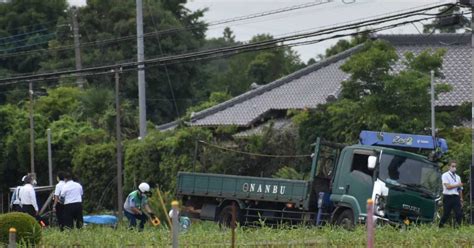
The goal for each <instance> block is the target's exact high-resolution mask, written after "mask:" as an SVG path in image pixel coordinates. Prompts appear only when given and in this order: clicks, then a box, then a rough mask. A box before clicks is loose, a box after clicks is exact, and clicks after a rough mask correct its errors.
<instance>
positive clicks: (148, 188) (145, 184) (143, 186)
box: [138, 183, 150, 193]
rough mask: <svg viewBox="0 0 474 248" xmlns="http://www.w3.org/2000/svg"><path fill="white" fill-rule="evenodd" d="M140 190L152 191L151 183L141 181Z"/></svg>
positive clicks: (143, 191)
mask: <svg viewBox="0 0 474 248" xmlns="http://www.w3.org/2000/svg"><path fill="white" fill-rule="evenodd" d="M138 190H140V192H142V193H145V192H148V191H150V185H148V183H140V185H138Z"/></svg>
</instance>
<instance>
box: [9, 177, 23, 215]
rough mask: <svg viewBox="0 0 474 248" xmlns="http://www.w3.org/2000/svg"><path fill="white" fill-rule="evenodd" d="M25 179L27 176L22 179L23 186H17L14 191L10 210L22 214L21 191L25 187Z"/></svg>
mask: <svg viewBox="0 0 474 248" xmlns="http://www.w3.org/2000/svg"><path fill="white" fill-rule="evenodd" d="M25 178H26V176H23V177H22V178H21V185H19V186H17V187H16V188H15V190H14V191H13V194H12V198H11V201H10V209H11V211H13V212H21V201H20V189H21V187H23V185H25Z"/></svg>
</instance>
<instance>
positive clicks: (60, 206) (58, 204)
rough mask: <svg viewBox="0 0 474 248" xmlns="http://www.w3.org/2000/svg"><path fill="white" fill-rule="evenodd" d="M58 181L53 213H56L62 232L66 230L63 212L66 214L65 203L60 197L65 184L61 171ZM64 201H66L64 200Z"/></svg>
mask: <svg viewBox="0 0 474 248" xmlns="http://www.w3.org/2000/svg"><path fill="white" fill-rule="evenodd" d="M56 180H57V181H58V183H57V184H56V187H55V189H54V204H53V211H54V212H55V213H56V219H57V220H58V225H59V228H60V229H61V230H63V228H64V221H63V212H64V201H61V200H60V199H59V195H60V193H61V190H62V188H63V186H64V184H65V182H64V172H62V171H59V172H58V174H57V176H56ZM63 200H64V199H63Z"/></svg>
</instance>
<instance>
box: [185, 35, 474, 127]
mask: <svg viewBox="0 0 474 248" xmlns="http://www.w3.org/2000/svg"><path fill="white" fill-rule="evenodd" d="M377 39H383V40H387V41H389V42H390V43H392V45H394V47H395V48H396V50H397V53H398V54H399V55H400V58H403V54H404V53H405V52H408V51H411V52H413V53H415V54H417V53H420V52H421V51H423V50H425V49H428V48H431V49H437V48H444V49H446V54H445V56H444V61H443V69H442V72H443V74H444V76H445V78H444V79H441V80H440V81H442V82H447V83H449V84H450V85H452V91H451V92H449V93H446V94H441V95H440V96H439V99H438V100H437V102H436V104H437V106H458V105H460V104H462V103H463V102H470V101H471V54H472V52H471V36H470V34H469V35H467V34H433V35H379V36H377ZM361 47H362V45H359V46H356V47H354V48H351V49H349V50H347V51H344V52H342V53H339V54H337V55H335V56H333V57H330V58H328V59H326V60H323V61H321V62H319V63H316V64H313V65H310V66H308V67H306V68H303V69H301V70H299V71H297V72H295V73H292V74H290V75H288V76H286V77H283V78H280V79H278V80H276V81H274V82H272V83H269V84H267V85H264V86H261V87H259V88H257V89H254V90H251V91H249V92H246V93H244V94H242V95H240V96H237V97H235V98H233V99H231V100H228V101H226V102H223V103H221V104H218V105H216V106H214V107H211V108H209V109H206V110H203V111H201V112H198V113H196V114H195V115H194V116H193V118H192V120H191V122H190V123H189V124H190V125H192V126H220V125H237V126H243V127H245V126H250V125H252V124H253V123H254V122H256V121H258V120H260V119H261V118H262V117H263V116H264V115H265V114H266V113H268V112H270V111H272V110H286V109H304V108H315V107H316V106H317V105H318V104H321V103H325V102H326V99H327V97H328V96H330V95H333V96H337V95H338V92H339V91H340V89H341V82H342V81H344V80H346V79H347V78H348V77H349V75H348V74H346V73H344V72H343V71H342V70H341V69H340V68H339V67H340V66H341V65H342V64H343V63H344V62H345V61H346V60H347V59H348V58H349V57H350V56H351V55H352V54H354V53H355V52H356V51H358V50H360V48H361ZM403 67H404V66H403V63H402V61H398V62H397V65H395V66H394V68H393V69H394V70H395V71H399V70H401V69H402V68H403Z"/></svg>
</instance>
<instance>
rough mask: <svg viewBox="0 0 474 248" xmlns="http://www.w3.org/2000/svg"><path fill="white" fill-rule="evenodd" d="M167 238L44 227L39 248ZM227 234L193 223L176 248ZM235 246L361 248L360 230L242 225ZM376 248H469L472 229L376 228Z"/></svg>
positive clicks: (147, 243) (220, 242)
mask: <svg viewBox="0 0 474 248" xmlns="http://www.w3.org/2000/svg"><path fill="white" fill-rule="evenodd" d="M170 236H171V234H170V232H169V231H168V230H167V229H165V228H154V227H152V226H147V227H146V228H145V230H144V231H143V232H137V231H129V230H127V229H126V226H125V225H122V226H119V227H118V228H117V229H116V230H114V229H112V228H110V227H98V226H87V227H85V228H83V229H81V230H69V231H65V232H60V231H59V230H57V229H54V228H52V229H46V230H45V231H44V232H43V239H42V242H41V245H40V247H41V246H45V247H52V246H56V247H63V246H69V247H74V246H77V247H169V246H170V245H171V237H170ZM230 244H231V231H230V229H229V230H220V229H219V227H218V226H217V225H216V224H214V223H212V222H200V223H193V224H192V226H191V228H190V229H189V230H188V231H187V232H186V233H181V234H180V237H179V245H180V247H230ZM236 244H237V247H328V246H330V247H364V246H366V232H365V229H364V227H363V226H359V227H357V228H356V230H354V231H345V230H341V229H338V228H330V227H324V228H315V227H280V228H272V227H245V228H238V229H237V230H236ZM375 246H376V247H474V226H464V227H461V228H459V229H452V228H444V229H438V228H437V227H435V226H420V227H411V228H409V229H400V228H394V227H390V226H384V227H378V228H377V229H376V233H375Z"/></svg>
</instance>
